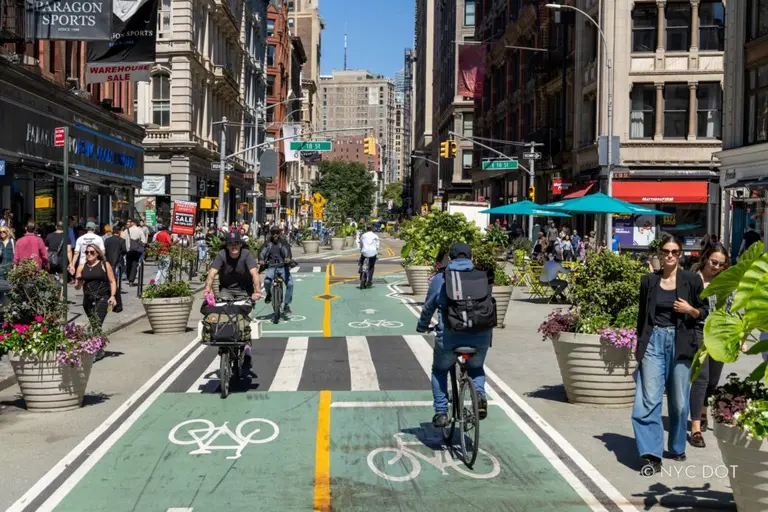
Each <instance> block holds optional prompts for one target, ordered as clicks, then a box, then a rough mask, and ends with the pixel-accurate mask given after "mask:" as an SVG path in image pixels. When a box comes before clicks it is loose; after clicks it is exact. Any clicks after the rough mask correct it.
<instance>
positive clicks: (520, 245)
mask: <svg viewBox="0 0 768 512" xmlns="http://www.w3.org/2000/svg"><path fill="white" fill-rule="evenodd" d="M509 250H510V251H511V252H515V253H516V252H517V251H523V252H525V255H526V256H527V255H528V254H531V252H533V242H531V240H530V239H528V238H526V237H524V236H519V237H517V238H515V239H513V240H512V243H511V244H510V245H509Z"/></svg>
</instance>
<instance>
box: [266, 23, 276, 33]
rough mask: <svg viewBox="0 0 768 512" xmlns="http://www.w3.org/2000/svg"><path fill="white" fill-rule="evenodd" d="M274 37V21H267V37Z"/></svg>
mask: <svg viewBox="0 0 768 512" xmlns="http://www.w3.org/2000/svg"><path fill="white" fill-rule="evenodd" d="M274 36H275V20H267V37H274Z"/></svg>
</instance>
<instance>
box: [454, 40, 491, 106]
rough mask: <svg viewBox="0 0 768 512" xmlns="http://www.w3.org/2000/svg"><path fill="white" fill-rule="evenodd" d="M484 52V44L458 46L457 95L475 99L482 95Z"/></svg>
mask: <svg viewBox="0 0 768 512" xmlns="http://www.w3.org/2000/svg"><path fill="white" fill-rule="evenodd" d="M485 54H486V50H485V45H481V44H465V45H460V46H459V96H464V97H468V98H475V99H478V98H482V97H483V79H484V77H485Z"/></svg>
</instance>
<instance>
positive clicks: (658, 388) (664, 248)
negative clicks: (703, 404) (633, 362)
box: [632, 235, 709, 476]
mask: <svg viewBox="0 0 768 512" xmlns="http://www.w3.org/2000/svg"><path fill="white" fill-rule="evenodd" d="M660 246H661V252H662V255H663V261H662V267H661V269H660V270H658V271H656V272H653V273H648V274H645V275H644V276H643V277H642V279H641V281H640V301H639V306H640V307H639V314H638V317H637V349H636V354H635V356H636V357H637V360H638V361H639V365H638V369H637V373H636V382H637V387H636V390H635V403H634V406H633V409H632V428H633V430H634V432H635V442H636V443H637V449H638V452H639V455H640V457H641V458H642V459H643V460H644V465H643V468H642V470H641V474H642V475H644V476H650V475H653V474H654V473H657V472H659V471H661V458H662V456H663V455H664V426H663V424H662V421H661V407H662V403H663V399H664V391H665V389H666V392H667V400H668V416H669V439H668V443H667V449H668V453H667V456H668V457H669V458H670V459H673V460H676V461H683V460H685V458H686V456H685V446H686V437H687V436H686V434H687V430H688V429H687V426H688V425H687V424H688V408H689V394H690V376H691V363H692V362H693V356H694V354H695V353H696V351H697V350H698V348H699V347H698V345H699V342H700V339H699V338H698V337H697V334H696V331H697V326H698V325H699V322H701V321H704V319H705V318H706V316H707V314H708V313H709V305H708V304H707V302H706V301H705V300H703V299H702V298H701V292H703V291H704V284H703V282H702V280H701V278H700V277H699V276H698V275H696V274H694V273H693V272H688V271H685V270H683V269H681V268H680V265H679V261H680V256H681V255H682V253H683V244H682V242H680V240H679V239H678V238H677V237H675V236H672V235H667V236H665V237H664V238H662V239H661V244H660Z"/></svg>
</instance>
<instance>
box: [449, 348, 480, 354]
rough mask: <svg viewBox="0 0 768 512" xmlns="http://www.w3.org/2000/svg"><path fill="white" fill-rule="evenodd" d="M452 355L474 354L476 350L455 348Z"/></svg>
mask: <svg viewBox="0 0 768 512" xmlns="http://www.w3.org/2000/svg"><path fill="white" fill-rule="evenodd" d="M453 353H454V354H476V353H477V349H476V348H475V347H456V348H455V349H453Z"/></svg>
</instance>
